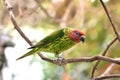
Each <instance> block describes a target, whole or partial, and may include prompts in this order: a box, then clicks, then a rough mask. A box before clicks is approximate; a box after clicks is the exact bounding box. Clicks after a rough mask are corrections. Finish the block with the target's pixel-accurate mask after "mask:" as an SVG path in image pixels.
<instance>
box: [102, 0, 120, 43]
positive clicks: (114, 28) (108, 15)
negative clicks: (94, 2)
mask: <svg viewBox="0 0 120 80" xmlns="http://www.w3.org/2000/svg"><path fill="white" fill-rule="evenodd" d="M100 2H101V4H102V6H103V9H104V10H105V12H106V15H107V17H108V19H109V21H110V23H111V25H112V28H113V30H114V32H115V34H116V36H117V37H118V40H119V42H120V36H119V33H118V32H117V29H116V27H115V25H114V23H113V21H112V18H111V15H110V14H109V12H108V10H107V7H106V5H105V4H104V2H103V0H100Z"/></svg>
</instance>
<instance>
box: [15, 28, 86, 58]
mask: <svg viewBox="0 0 120 80" xmlns="http://www.w3.org/2000/svg"><path fill="white" fill-rule="evenodd" d="M80 41H82V42H84V41H85V34H84V33H83V32H81V31H79V30H74V29H71V28H63V29H60V30H57V31H55V32H53V33H51V34H50V35H48V36H46V37H45V38H44V39H42V40H41V41H40V42H38V43H37V44H36V45H34V46H32V47H30V48H28V49H32V50H31V51H29V52H28V53H26V54H24V55H23V56H21V57H19V58H18V59H17V60H19V59H22V58H24V57H26V56H29V55H32V54H34V53H37V52H39V51H41V52H50V53H54V54H55V57H58V56H59V54H60V53H61V52H63V51H65V50H67V49H69V48H71V47H72V46H74V45H75V44H78V43H79V42H80Z"/></svg>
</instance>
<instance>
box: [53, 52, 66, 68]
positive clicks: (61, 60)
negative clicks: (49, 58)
mask: <svg viewBox="0 0 120 80" xmlns="http://www.w3.org/2000/svg"><path fill="white" fill-rule="evenodd" d="M57 57H58V58H57V60H55V61H56V62H57V64H58V65H60V66H61V65H66V64H67V62H66V60H65V58H64V55H63V54H61V55H59V56H57Z"/></svg>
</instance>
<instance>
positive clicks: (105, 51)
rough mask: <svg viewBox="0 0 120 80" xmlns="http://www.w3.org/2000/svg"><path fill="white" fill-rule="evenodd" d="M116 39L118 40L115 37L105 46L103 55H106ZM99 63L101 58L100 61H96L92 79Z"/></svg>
mask: <svg viewBox="0 0 120 80" xmlns="http://www.w3.org/2000/svg"><path fill="white" fill-rule="evenodd" d="M116 40H117V37H116V38H114V39H113V40H112V41H111V42H110V43H109V44H108V45H107V47H106V48H105V50H104V51H103V53H102V54H101V55H102V56H105V55H106V53H107V51H108V49H109V48H110V47H111V46H112V44H113V43H114V42H115V41H116ZM99 63H100V60H98V61H97V62H96V63H95V65H94V67H93V69H92V73H91V79H92V78H94V73H95V70H96V68H97V66H98V64H99Z"/></svg>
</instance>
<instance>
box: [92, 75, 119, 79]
mask: <svg viewBox="0 0 120 80" xmlns="http://www.w3.org/2000/svg"><path fill="white" fill-rule="evenodd" d="M109 78H120V74H111V75H106V76H100V77H97V78H95V79H94V80H103V79H109Z"/></svg>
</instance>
